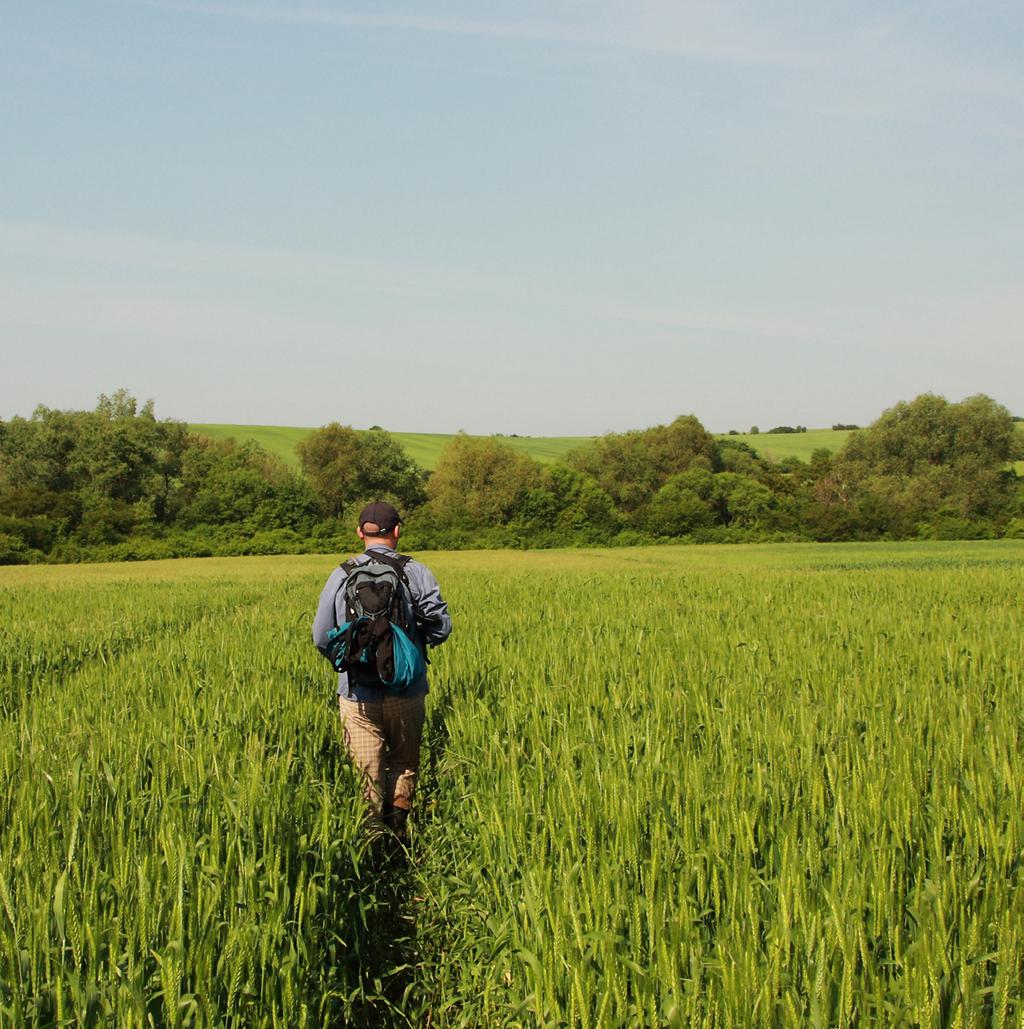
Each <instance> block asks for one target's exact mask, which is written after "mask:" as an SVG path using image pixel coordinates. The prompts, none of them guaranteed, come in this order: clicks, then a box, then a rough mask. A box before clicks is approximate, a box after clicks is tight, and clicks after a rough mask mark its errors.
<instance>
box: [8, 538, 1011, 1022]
mask: <svg viewBox="0 0 1024 1029" xmlns="http://www.w3.org/2000/svg"><path fill="white" fill-rule="evenodd" d="M424 559H425V560H426V561H427V562H428V563H429V564H430V565H431V567H432V568H433V569H434V570H435V571H436V572H437V574H438V577H439V579H440V580H441V582H442V585H443V588H444V591H445V594H446V596H447V598H448V600H449V602H450V606H451V610H452V614H453V618H454V623H455V631H454V633H453V636H452V638H451V640H450V641H449V643H448V644H447V645H446V646H445V647H443V648H440V649H439V650H437V651H436V652H434V660H433V666H432V689H431V694H430V697H429V698H428V725H427V729H426V736H425V752H424V766H423V770H422V782H421V791H420V795H419V812H418V820H417V822H416V825H415V835H414V840H413V845H412V851H411V857H410V861H409V864H408V866H407V867H406V868H404V869H403V868H402V867H400V866H398V865H396V864H388V863H386V862H384V861H383V860H382V859H381V858H380V857H379V856H375V855H374V853H372V852H371V851H370V850H369V849H368V845H367V840H366V837H365V834H364V833H363V832H362V831H361V828H360V822H359V807H358V802H357V801H356V792H357V791H356V786H355V783H354V782H353V780H352V777H351V775H350V773H349V770H348V768H347V765H346V762H345V760H344V758H343V756H342V753H341V741H340V732H339V729H338V725H337V715H336V708H335V704H334V697H333V683H332V675H331V673H330V669H329V667H328V666H327V664H326V662H325V661H323V659H322V658H321V657H320V656H319V655H318V654H317V653H316V651H315V650H314V648H313V647H312V645H311V643H310V641H309V624H310V621H311V619H312V615H313V610H314V606H315V603H316V598H317V595H318V593H319V590H320V587H321V586H322V583H323V581H324V579H325V578H326V576H327V574H328V573H329V571H330V569H331V568H332V567H333V566H334V565H335V564H336V563H337V561H338V560H339V556H338V555H332V556H322V557H321V556H313V557H311V556H302V557H288V558H281V557H275V558H240V559H239V558H236V559H207V560H195V561H184V560H183V561H174V562H151V563H143V564H134V565H88V566H85V565H79V566H66V567H54V566H49V567H14V568H4V569H0V616H2V621H0V625H2V626H3V628H2V629H0V632H2V633H3V646H2V648H0V1024H2V1025H18V1026H21V1025H39V1026H44V1025H45V1026H50V1025H99V1024H116V1025H118V1026H142V1025H147V1024H157V1025H166V1026H178V1025H181V1026H184V1025H192V1026H207V1025H237V1026H289V1027H290V1026H303V1025H323V1024H341V1023H342V1021H343V1020H348V1022H349V1023H351V1024H358V1025H409V1026H421V1025H425V1024H430V1025H432V1026H488V1027H490V1026H574V1027H575V1026H580V1027H583V1026H595V1027H598V1026H600V1027H604V1026H637V1025H645V1026H679V1027H683V1026H694V1025H696V1026H727V1025H732V1026H746V1025H761V1026H766V1027H767V1026H804V1025H816V1026H832V1025H837V1026H853V1025H886V1026H935V1027H938V1026H946V1025H959V1026H975V1027H981V1026H999V1027H1004V1026H1005V1027H1009V1026H1019V1025H1020V1024H1021V1022H1022V1019H1024V890H1022V883H1021V876H1022V874H1024V703H1022V700H1024V697H1022V678H1024V675H1022V673H1024V638H1022V634H1021V632H1020V597H1021V596H1022V595H1024V542H1021V541H998V542H988V543H984V542H977V543H973V542H972V543H907V544H847V545H814V544H806V545H803V544H800V545H798V544H793V545H776V546H743V547H728V546H718V547H659V548H638V549H632V550H593V551H583V550H581V551H544V552H526V553H523V552H514V551H505V552H490V553H488V552H458V553H444V554H442V553H437V554H428V555H424Z"/></svg>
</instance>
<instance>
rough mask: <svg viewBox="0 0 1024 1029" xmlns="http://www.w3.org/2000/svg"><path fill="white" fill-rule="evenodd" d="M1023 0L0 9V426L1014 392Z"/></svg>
mask: <svg viewBox="0 0 1024 1029" xmlns="http://www.w3.org/2000/svg"><path fill="white" fill-rule="evenodd" d="M1022 55H1024V7H1022V6H1021V5H1020V4H1019V3H991V2H984V0H982V2H974V3H960V2H957V3H947V2H943V0H934V2H929V3H914V4H893V3H886V4H875V3H866V2H858V3H840V2H835V3H833V2H818V3H810V2H802V3H785V2H782V3H772V4H766V3H763V2H762V3H748V4H740V3H731V2H728V0H726V2H722V3H684V2H678V3H662V2H651V3H646V2H643V0H634V2H630V3H625V2H618V0H615V2H604V0H592V2H582V0H548V2H545V3H543V4H542V3H538V2H534V0H519V2H517V3H515V4H512V3H506V2H494V3H483V4H481V3H475V4H469V3H442V2H438V0H424V2H420V3H399V2H396V3H376V4H369V3H364V4H361V5H357V4H354V3H347V2H344V3H342V2H339V3H326V2H317V0H311V2H309V3H305V2H301V0H300V2H296V3H287V4H286V3H283V2H277V0H266V2H259V0H252V2H250V0H219V2H207V0H180V2H179V0H152V2H127V0H125V2H108V0H90V2H84V0H81V2H77V3H70V2H68V3H55V2H49V0H37V2H33V3H20V4H19V3H9V4H7V5H5V6H4V7H3V8H2V9H0V124H2V127H3V138H4V141H5V142H4V145H3V147H0V183H2V184H3V188H2V189H0V355H2V358H3V369H4V371H3V375H2V377H0V417H10V416H11V415H14V414H22V415H27V414H29V413H31V410H32V409H33V408H34V406H35V405H36V404H37V403H43V404H46V405H47V406H50V407H72V408H83V407H86V408H87V407H92V406H93V404H94V403H95V399H96V396H97V394H99V393H100V392H108V393H109V392H111V391H112V390H114V389H116V388H117V387H119V386H126V387H127V388H128V389H130V390H131V391H132V392H133V393H135V394H136V396H138V397H139V398H140V399H146V398H149V397H152V398H154V399H155V401H156V408H157V414H158V415H159V416H170V417H176V418H183V419H186V420H191V421H220V422H243V423H244V422H251V423H269V424H289V425H320V424H323V423H325V422H327V421H332V420H338V421H341V422H344V423H348V424H352V425H354V426H356V427H366V426H369V425H370V424H374V423H379V424H382V425H385V426H386V427H388V428H392V429H395V430H406V431H437V432H449V431H454V430H457V429H460V428H462V429H466V430H467V431H470V432H480V433H487V432H505V433H512V432H518V433H521V434H533V435H543V434H553V435H554V434H559V435H576V434H590V433H599V432H604V431H608V430H622V429H627V428H634V427H642V426H646V425H651V424H655V423H658V422H664V421H668V420H671V419H672V418H674V417H675V416H676V415H679V414H687V413H693V414H696V415H697V416H698V417H699V418H700V419H701V420H702V421H703V422H704V424H705V425H706V426H707V427H708V428H709V429H712V430H713V431H725V430H727V429H730V428H736V429H741V430H743V429H746V428H748V427H749V426H750V425H752V424H758V425H760V426H761V427H762V428H767V427H770V426H772V425H776V424H798V423H799V424H804V425H808V426H812V427H817V426H828V425H830V424H832V423H833V422H836V421H840V422H859V423H861V424H864V423H867V422H869V421H871V420H872V419H874V418H875V417H877V416H878V415H879V414H880V413H881V411H882V410H883V409H885V408H886V407H889V406H891V405H892V404H894V403H896V402H897V401H899V400H903V399H910V398H911V397H913V396H915V395H917V394H918V393H922V392H926V391H932V392H937V393H942V394H944V395H946V396H947V397H949V398H950V399H953V400H958V399H961V398H962V397H965V396H968V395H970V394H973V393H978V392H984V393H988V394H989V395H991V396H993V397H995V398H996V399H997V400H999V401H1000V402H1002V403H1003V404H1005V405H1006V406H1008V407H1010V408H1011V409H1012V410H1014V412H1015V413H1024V374H1022V372H1024V356H1022V355H1024V345H1022V344H1024V204H1022V202H1021V201H1022V186H1021V184H1022V183H1024V56H1022Z"/></svg>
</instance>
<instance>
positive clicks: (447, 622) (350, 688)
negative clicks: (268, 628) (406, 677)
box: [313, 543, 452, 701]
mask: <svg viewBox="0 0 1024 1029" xmlns="http://www.w3.org/2000/svg"><path fill="white" fill-rule="evenodd" d="M375 550H377V551H381V552H383V553H385V554H393V553H394V551H393V550H392V549H391V548H390V547H388V546H387V545H385V544H383V543H374V544H372V545H371V546H369V547H367V548H366V551H365V552H364V553H363V554H362V555H361V558H362V560H360V558H356V559H355V560H357V561H359V563H360V564H365V563H366V562H368V561H369V560H370V559H371V557H372V554H373V552H374V551H375ZM405 575H406V578H407V579H408V580H409V591H410V592H411V593H412V597H411V600H412V603H413V606H414V607H415V609H416V611H415V616H416V617H415V621H414V622H413V621H411V620H410V624H411V625H412V624H415V625H416V630H415V631H411V632H410V633H409V635H410V638H411V639H412V641H413V642H414V643H415V644H416V646H417V647H419V649H420V652H421V653H422V654H423V655H424V657H426V652H427V645H428V644H429V645H430V646H433V647H436V646H439V645H440V644H442V643H444V641H445V640H446V639H448V636H449V634H450V633H451V631H452V620H451V617H450V615H449V614H448V605H447V603H446V602H445V599H444V597H442V596H441V587H440V586H439V585H438V584H437V579H435V578H434V573H433V572H431V570H430V569H429V568H427V566H426V565H422V564H420V563H419V561H416V560H410V561H409V562H408V563H407V564H406V565H405ZM347 578H348V575H347V573H346V572H345V570H344V569H343V568H335V569H334V571H333V572H331V575H330V577H329V578H328V580H327V584H326V585H325V586H324V588H323V591H322V592H321V593H320V602H319V604H318V605H317V609H316V617H315V618H314V619H313V642H314V643H315V644H316V646H317V648H318V649H319V650H320V651H321V652H322V653H323V652H325V651H326V648H327V644H328V640H327V633H328V632H330V630H331V629H333V628H335V626H338V625H342V624H343V623H344V621H345V590H344V586H345V580H346V579H347ZM426 692H427V677H426V675H423V676H421V677H420V678H419V679H417V680H416V681H415V682H413V683H410V685H409V686H408V687H406V688H405V689H401V688H399V687H386V686H385V687H382V686H361V685H354V684H352V683H350V682H349V679H348V673H347V672H339V673H338V696H340V697H344V698H345V699H346V700H354V701H368V700H380V699H381V697H382V696H387V695H391V696H402V697H418V696H422V695H423V694H424V693H426Z"/></svg>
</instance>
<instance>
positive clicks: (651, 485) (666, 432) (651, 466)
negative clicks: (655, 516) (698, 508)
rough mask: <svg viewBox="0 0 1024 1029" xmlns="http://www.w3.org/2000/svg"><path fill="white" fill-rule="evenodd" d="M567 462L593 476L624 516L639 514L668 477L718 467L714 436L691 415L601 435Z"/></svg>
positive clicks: (718, 461) (713, 469) (712, 469)
mask: <svg viewBox="0 0 1024 1029" xmlns="http://www.w3.org/2000/svg"><path fill="white" fill-rule="evenodd" d="M568 462H569V465H570V467H573V468H575V469H576V470H577V471H580V472H584V473H585V474H587V475H589V476H590V477H591V478H593V479H594V481H595V482H597V484H598V485H599V486H600V487H601V489H603V490H604V491H605V493H607V494H608V496H610V497H611V498H612V500H613V501H614V503H615V505H616V507H617V508H618V509H619V511H620V512H621V513H622V514H624V515H631V514H638V513H639V512H640V510H641V509H642V508H643V507H644V506H645V505H646V504H647V502H648V501H649V500H650V499H651V498H652V497H653V496H654V494H655V493H657V491H658V490H659V489H660V488H661V487H662V486H663V485H665V483H666V482H667V481H668V480H669V479H670V478H671V477H672V476H674V475H677V474H679V473H680V472H684V471H687V470H688V469H690V468H704V469H706V470H708V471H715V470H717V469H718V468H719V467H720V459H719V454H718V448H717V446H716V444H715V438H714V436H712V435H711V434H710V433H709V432H708V431H707V430H706V429H705V428H704V426H703V425H701V423H700V422H699V421H698V420H697V419H696V418H695V417H694V416H693V415H683V416H681V417H679V418H677V419H676V420H675V421H674V422H672V423H671V424H670V425H657V426H655V427H654V428H651V429H643V430H637V431H634V432H624V433H609V434H607V435H605V436H600V437H598V438H597V439H596V440H594V441H593V442H592V443H590V444H589V445H588V446H586V447H582V448H580V449H579V450H575V451H573V452H572V453H571V454H570V455H569V457H568Z"/></svg>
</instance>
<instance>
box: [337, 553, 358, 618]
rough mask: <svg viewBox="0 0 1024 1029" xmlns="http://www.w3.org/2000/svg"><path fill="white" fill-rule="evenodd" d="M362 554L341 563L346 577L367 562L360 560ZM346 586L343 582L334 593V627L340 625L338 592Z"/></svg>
mask: <svg viewBox="0 0 1024 1029" xmlns="http://www.w3.org/2000/svg"><path fill="white" fill-rule="evenodd" d="M360 556H361V555H356V557H350V558H349V559H348V560H347V561H343V562H342V563H341V570H342V571H343V572H344V573H345V578H346V579H347V578H348V576H350V575H351V574H352V573H353V572H354V571H355V569H357V568H358V567H359V566H360V565H361V564H364V563H365V562H363V561H360V560H359V557H360ZM344 588H345V583H344V582H342V584H341V585H340V586H339V587H338V592H337V593H335V595H334V598H335V599H334V605H333V606H332V607H331V614H332V615H333V616H334V628H335V629H337V628H339V625H338V606H337V604H338V599H337V598H338V593H340V592H341V591H342V590H343V589H344Z"/></svg>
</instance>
